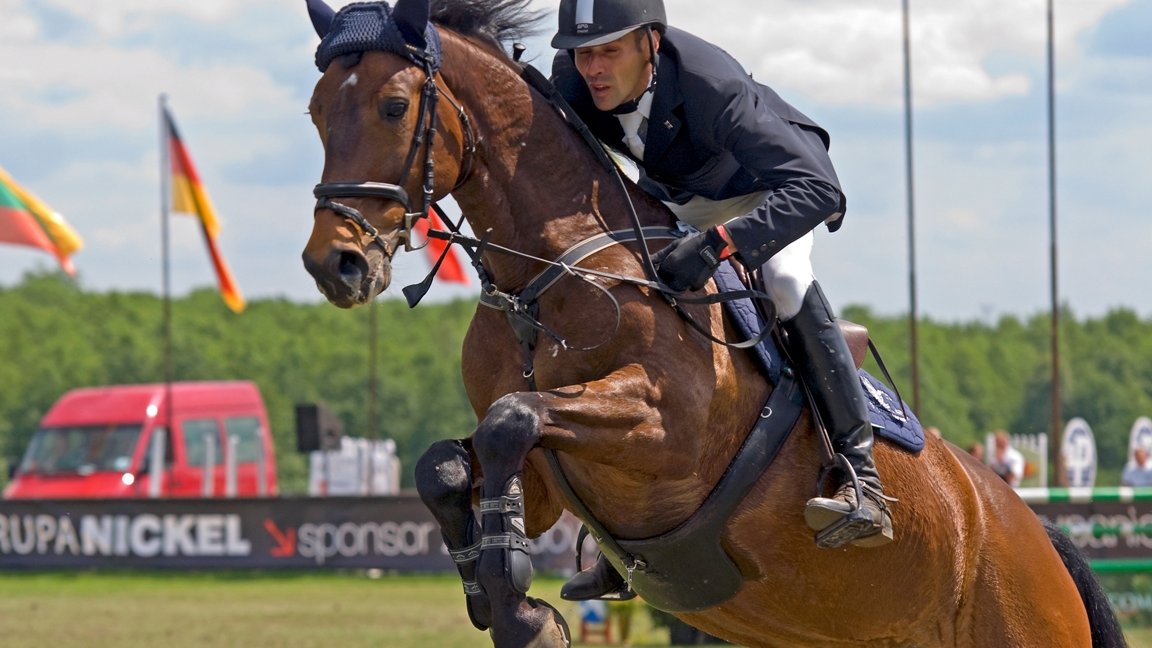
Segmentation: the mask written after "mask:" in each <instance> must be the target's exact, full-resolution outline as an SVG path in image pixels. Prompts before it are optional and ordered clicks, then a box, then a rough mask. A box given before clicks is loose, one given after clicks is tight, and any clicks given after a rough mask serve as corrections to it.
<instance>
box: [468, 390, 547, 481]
mask: <svg viewBox="0 0 1152 648" xmlns="http://www.w3.org/2000/svg"><path fill="white" fill-rule="evenodd" d="M525 400H526V399H525V398H524V394H519V393H517V394H508V395H507V396H503V397H501V398H500V399H499V400H497V401H496V402H495V403H492V406H491V407H489V408H488V412H487V414H485V415H484V420H482V421H481V422H480V425H479V426H478V427H477V428H476V432H475V433H474V434H473V435H472V447H473V448H474V449H475V451H476V457H477V458H479V459H480V463H481V464H482V465H483V464H486V463H487V462H488V461H492V460H510V461H516V460H519V461H520V462H521V463H522V462H523V460H524V458H525V457H526V456H527V455H528V451H529V450H531V449H532V448H533V447H534V446H535V445H536V442H537V441H538V440H539V438H540V429H541V427H542V424H541V421H542V416H541V413H540V412H539V411H538V410H537V409H536V408H534V407H532V406H531V405H529V404H528V403H527V402H525ZM485 472H487V468H486V469H485Z"/></svg>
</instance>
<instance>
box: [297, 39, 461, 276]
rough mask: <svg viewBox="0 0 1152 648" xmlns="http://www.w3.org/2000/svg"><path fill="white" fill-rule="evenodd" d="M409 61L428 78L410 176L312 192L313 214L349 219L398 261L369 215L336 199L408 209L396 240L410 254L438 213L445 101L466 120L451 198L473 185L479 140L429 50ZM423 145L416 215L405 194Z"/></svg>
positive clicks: (408, 164)
mask: <svg viewBox="0 0 1152 648" xmlns="http://www.w3.org/2000/svg"><path fill="white" fill-rule="evenodd" d="M407 58H408V60H409V61H411V62H413V63H415V64H416V65H417V66H419V67H421V68H423V70H424V73H425V77H426V78H425V80H424V85H423V88H422V90H421V92H420V107H419V113H418V117H417V121H416V130H415V131H414V132H413V134H412V143H411V144H410V145H409V147H408V155H407V156H406V158H405V159H404V167H403V169H404V171H403V173H402V174H401V176H400V179H399V180H398V181H397V182H396V183H395V184H392V183H388V182H374V181H363V182H355V181H351V182H322V183H320V184H318V185H316V187H315V188H313V189H312V195H314V196H315V197H316V206H315V207H314V208H313V212H316V211H319V210H321V209H328V210H331V211H333V212H335V213H336V214H338V215H339V216H341V217H343V218H344V219H346V220H349V221H351V222H353V223H355V224H356V226H357V227H359V228H360V229H361V230H362V231H363V232H364V233H365V234H367V235H368V236H369V237H371V238H372V241H373V242H374V243H376V244H377V245H379V246H380V247H381V248H383V249H384V252H385V254H387V255H388V256H392V254H393V253H394V252H395V250H394V249H393V248H392V246H390V245H389V243H388V241H386V240H385V239H384V238H383V237H382V236H381V235H380V232H379V230H377V229H376V228H375V227H374V226H373V225H372V224H371V223H369V222H368V219H366V218H364V214H362V213H360V211H359V210H357V209H355V208H353V207H349V206H348V205H345V204H343V203H340V202H337V201H336V200H334V198H383V199H385V200H391V201H393V202H396V203H399V204H400V205H403V207H404V220H403V222H402V223H401V225H400V227H399V228H398V233H397V236H396V238H397V239H398V240H400V241H402V242H403V243H404V249H405V250H406V251H409V252H410V251H412V250H416V249H419V247H417V246H416V245H414V243H413V240H412V239H413V237H412V227H413V225H414V224H415V223H416V221H417V220H418V219H421V218H427V217H428V210H429V209H431V208H432V195H433V192H434V191H435V184H436V168H435V161H434V160H433V155H432V148H433V146H432V145H433V143H434V142H435V139H436V107H437V104H438V99H439V97H440V96H443V97H444V98H445V99H447V100H448V103H450V104H452V107H453V108H455V109H456V116H457V117H458V119H459V120H460V126H461V128H462V129H463V131H464V151H463V154H462V159H461V162H460V172H459V174H458V175H457V176H456V184H455V185H454V186H453V187H452V189H450V190H449V191H448V193H452V192H453V191H455V190H457V189H459V188H460V186H461V185H463V184H464V183H465V182H466V181H467V180H468V176H469V175H471V173H472V158H473V157H474V155H475V153H476V134H475V132H474V131H473V130H472V121H471V120H470V119H469V118H468V114H467V113H465V112H464V107H463V106H462V105H460V104H459V103H458V102H457V101H456V100H455V99H454V98H453V97H452V95H451V94H448V93H446V92H444V91H443V90H442V89H441V88H440V86H439V85H438V84H437V83H436V69H435V64H434V61H433V59H432V57H430V56H429V55H428V54H427V53H425V52H424V51H423V50H417V49H416V48H414V47H411V46H409V47H408V54H407ZM421 145H423V146H424V182H423V195H422V197H421V202H420V210H419V211H416V210H414V209H413V208H412V201H411V199H410V198H409V196H408V192H407V191H406V190H405V189H404V185H405V184H406V182H407V180H408V173H409V172H410V171H411V170H412V165H413V163H414V162H415V161H416V155H417V154H418V153H419V151H420V147H421ZM420 247H423V246H420Z"/></svg>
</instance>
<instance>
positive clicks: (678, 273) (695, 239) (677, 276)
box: [652, 227, 728, 292]
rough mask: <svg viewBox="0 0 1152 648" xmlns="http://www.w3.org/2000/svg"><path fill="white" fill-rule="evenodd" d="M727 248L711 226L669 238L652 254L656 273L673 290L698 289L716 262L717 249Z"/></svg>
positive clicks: (713, 268)
mask: <svg viewBox="0 0 1152 648" xmlns="http://www.w3.org/2000/svg"><path fill="white" fill-rule="evenodd" d="M726 247H728V243H727V241H725V240H724V237H722V236H720V232H717V231H716V228H715V227H710V228H708V230H707V231H705V232H699V233H697V234H691V235H689V236H685V237H683V238H680V239H676V240H675V241H672V242H671V243H669V244H668V245H667V246H665V247H664V248H663V249H661V250H660V251H659V252H657V253H656V254H654V255H652V262H653V263H655V264H656V276H657V277H658V278H659V279H660V281H663V282H664V283H665V284H667V286H668V287H669V288H671V289H672V290H675V291H677V292H683V291H685V290H700V289H701V288H703V287H704V284H706V283H708V280H709V279H711V278H712V275H713V274H715V273H716V268H717V267H718V266H719V265H720V252H721V251H722V250H724V248H726Z"/></svg>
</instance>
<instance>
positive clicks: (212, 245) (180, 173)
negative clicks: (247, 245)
mask: <svg viewBox="0 0 1152 648" xmlns="http://www.w3.org/2000/svg"><path fill="white" fill-rule="evenodd" d="M164 129H165V132H166V134H167V140H168V159H169V162H170V163H171V166H172V169H171V171H172V185H171V197H170V199H171V203H170V205H169V206H170V207H171V209H172V211H174V212H177V213H182V214H188V215H190V216H193V217H195V218H196V219H197V220H198V221H200V231H201V232H203V233H204V242H205V243H206V244H207V245H208V254H209V256H211V257H212V267H213V268H214V269H215V270H216V279H217V280H218V282H219V284H220V296H221V297H222V298H223V299H224V303H225V304H227V305H228V308H230V309H232V311H233V312H236V313H240V312H243V310H244V306H245V305H246V303H245V301H244V296H243V295H241V294H240V289H239V288H238V287H237V286H236V280H235V279H233V278H232V272H231V271H230V270H229V269H228V264H227V263H225V262H224V257H223V255H221V254H220V248H219V247H217V245H216V237H217V236H218V235H219V234H220V221H219V220H217V219H216V211H215V210H214V209H213V208H212V202H211V201H210V200H209V199H208V192H206V191H205V190H204V185H203V184H201V182H200V174H198V173H196V167H195V166H194V165H193V164H192V158H191V157H189V156H188V149H187V148H185V147H184V142H183V140H181V139H180V133H179V131H177V130H176V122H175V121H173V119H172V115H171V113H169V112H168V109H167V108H166V107H165V108H164Z"/></svg>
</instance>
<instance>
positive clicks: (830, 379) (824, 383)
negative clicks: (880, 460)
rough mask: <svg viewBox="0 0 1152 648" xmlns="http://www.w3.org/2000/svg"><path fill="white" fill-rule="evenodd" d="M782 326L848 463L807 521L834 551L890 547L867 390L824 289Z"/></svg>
mask: <svg viewBox="0 0 1152 648" xmlns="http://www.w3.org/2000/svg"><path fill="white" fill-rule="evenodd" d="M781 326H782V328H783V330H784V332H785V333H786V334H787V336H788V337H787V342H786V344H787V347H788V352H789V355H790V356H791V357H792V361H793V363H795V364H796V365H798V369H799V371H800V374H801V375H802V377H803V379H804V383H805V384H806V385H807V387H808V392H809V394H810V395H811V397H812V401H813V402H812V406H813V407H814V408H815V410H816V412H817V414H819V417H820V420H821V421H822V422H823V423H824V427H825V428H826V429H827V430H828V437H829V438H830V439H831V441H832V449H833V452H835V453H838V454H840V455H842V456H843V458H844V459H846V460H847V461H846V462H839V461H838V463H839V464H840V465H839V466H837V467H836V468H837V469H836V470H834V474H836V475H839V478H840V482H839V484H838V486H837V488H836V491H835V493H834V494H833V495H832V497H814V498H812V499H810V500H808V505H807V506H806V507H805V510H804V520H805V521H806V522H807V523H808V526H809V527H811V528H812V529H813V530H814V531H816V532H817V533H816V544H817V545H818V546H820V547H822V548H824V549H834V548H837V547H841V546H843V545H845V544H848V543H852V544H853V545H856V546H858V547H877V546H880V545H882V544H886V543H888V542H891V541H892V516H891V514H890V513H889V511H888V506H887V504H886V502H885V499H886V498H885V497H884V487H883V486H881V484H880V475H879V474H878V473H877V472H876V464H875V462H874V461H873V460H872V424H871V422H870V421H869V420H868V406H867V402H866V401H865V400H864V398H865V397H864V390H863V388H862V387H861V386H860V377H859V375H858V374H857V372H856V366H855V363H853V361H852V353H851V351H849V349H848V343H847V342H846V341H845V340H844V335H843V333H841V332H840V327H839V325H838V324H837V323H836V318H835V316H834V315H833V314H832V309H831V307H829V306H828V302H827V300H825V299H824V293H823V292H821V290H820V285H819V284H817V283H816V282H812V285H811V286H810V287H809V288H808V292H807V293H805V295H804V302H803V304H802V305H801V307H800V312H799V313H797V314H796V316H795V317H793V318H792V319H790V320H788V321H787V322H783V323H782V324H781ZM845 463H846V464H847V466H845V465H844V464H845ZM849 466H850V467H851V471H849V470H848V469H847V468H848V467H849ZM853 472H854V473H855V479H853V476H852V473H853ZM861 495H862V497H861Z"/></svg>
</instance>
